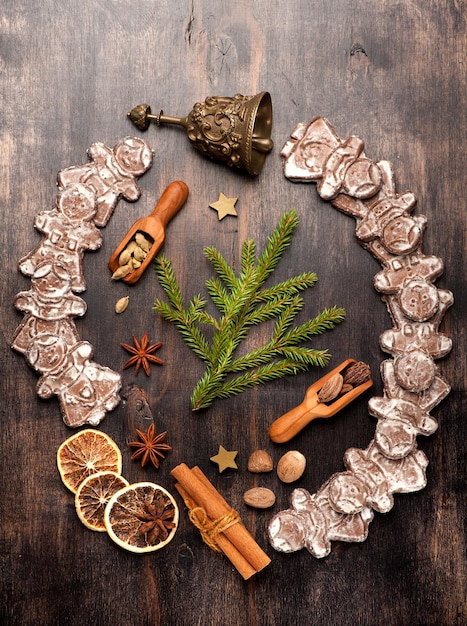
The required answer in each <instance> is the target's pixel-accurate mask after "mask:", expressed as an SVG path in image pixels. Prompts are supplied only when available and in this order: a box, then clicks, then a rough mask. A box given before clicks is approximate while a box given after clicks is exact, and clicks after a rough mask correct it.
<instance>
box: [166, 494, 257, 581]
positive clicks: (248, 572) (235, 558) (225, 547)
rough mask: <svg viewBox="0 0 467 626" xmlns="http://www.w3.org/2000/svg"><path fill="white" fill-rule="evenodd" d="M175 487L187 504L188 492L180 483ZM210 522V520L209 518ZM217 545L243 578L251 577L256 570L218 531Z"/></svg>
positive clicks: (189, 499) (188, 499)
mask: <svg viewBox="0 0 467 626" xmlns="http://www.w3.org/2000/svg"><path fill="white" fill-rule="evenodd" d="M175 488H176V489H177V491H178V493H179V494H180V495H181V496H182V498H183V500H184V501H185V503H186V504H187V506H189V505H188V502H189V501H191V503H193V500H191V498H190V496H189V495H188V493H187V492H186V491H185V489H183V487H182V486H181V484H180V483H176V485H175ZM210 521H211V522H212V520H210ZM216 542H217V545H218V546H219V548H220V549H221V550H222V553H223V554H225V556H226V557H227V558H228V559H229V561H230V562H231V563H232V565H233V566H234V567H235V569H236V570H237V571H238V572H239V573H240V574H241V575H242V576H243V578H244V579H245V580H248V578H251V577H252V576H253V574H256V570H255V569H254V568H253V567H252V566H251V565H250V563H249V562H248V561H247V560H246V558H245V557H244V556H243V554H241V553H240V552H239V551H238V550H237V548H236V547H235V546H234V545H233V543H232V542H231V541H230V540H229V539H228V538H227V537H226V536H225V535H224V534H223V533H220V534H219V535H218V536H217V538H216Z"/></svg>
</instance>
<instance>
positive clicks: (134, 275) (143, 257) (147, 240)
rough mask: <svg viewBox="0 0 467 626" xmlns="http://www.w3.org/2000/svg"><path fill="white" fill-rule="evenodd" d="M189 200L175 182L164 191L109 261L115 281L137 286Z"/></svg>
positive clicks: (185, 186)
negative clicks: (171, 223)
mask: <svg viewBox="0 0 467 626" xmlns="http://www.w3.org/2000/svg"><path fill="white" fill-rule="evenodd" d="M187 198H188V187H187V185H186V184H185V183H184V182H183V181H181V180H176V181H174V182H172V183H170V185H169V186H168V187H167V188H166V189H165V191H164V193H163V194H162V196H161V197H160V199H159V202H158V203H157V204H156V206H155V208H154V210H153V212H152V213H151V214H150V215H147V216H146V217H141V218H140V219H139V220H136V222H135V223H134V224H133V226H132V227H131V228H130V230H129V231H128V232H127V234H126V235H125V237H124V238H123V239H122V241H121V242H120V244H119V245H118V246H117V248H116V250H115V252H114V253H113V254H112V256H111V257H110V259H109V263H108V266H109V269H110V271H111V272H112V278H113V279H114V280H123V281H124V282H126V283H130V284H132V283H136V282H137V281H138V280H139V278H140V277H141V275H142V274H143V272H144V270H145V269H146V267H147V266H148V265H149V263H150V262H151V261H152V259H153V258H154V257H155V255H156V254H157V252H158V251H159V250H160V248H161V247H162V244H163V243H164V241H165V227H166V226H167V224H168V223H169V222H170V220H171V219H172V218H173V217H174V216H175V215H176V214H177V213H178V212H179V211H180V209H181V208H182V206H183V205H184V204H185V202H186V200H187Z"/></svg>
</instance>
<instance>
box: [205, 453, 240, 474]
mask: <svg viewBox="0 0 467 626" xmlns="http://www.w3.org/2000/svg"><path fill="white" fill-rule="evenodd" d="M237 454H238V452H237V451H236V450H232V451H229V450H226V449H225V448H224V447H223V446H219V452H218V453H217V454H216V455H215V456H212V457H211V461H213V463H217V465H218V466H219V472H220V473H221V474H222V472H223V471H224V470H225V469H227V468H228V467H230V468H232V469H238V467H237V464H236V463H235V457H236V456H237Z"/></svg>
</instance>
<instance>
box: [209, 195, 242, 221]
mask: <svg viewBox="0 0 467 626" xmlns="http://www.w3.org/2000/svg"><path fill="white" fill-rule="evenodd" d="M237 200H238V198H228V197H227V196H225V195H224V194H223V193H220V194H219V200H217V201H216V202H213V203H212V204H210V205H209V206H210V207H211V209H214V210H215V211H217V213H218V216H219V220H221V219H223V218H224V217H225V216H226V215H235V216H237V211H236V210H235V203H236V202H237Z"/></svg>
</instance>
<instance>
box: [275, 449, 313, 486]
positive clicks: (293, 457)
mask: <svg viewBox="0 0 467 626" xmlns="http://www.w3.org/2000/svg"><path fill="white" fill-rule="evenodd" d="M305 467H306V458H305V456H304V455H303V454H302V453H301V452H299V451H298V450H289V451H288V452H286V453H285V454H284V455H283V456H282V457H281V458H280V459H279V463H278V464H277V476H278V477H279V480H281V481H282V482H283V483H293V482H295V481H296V480H298V479H299V478H300V477H301V476H302V475H303V472H304V471H305Z"/></svg>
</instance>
